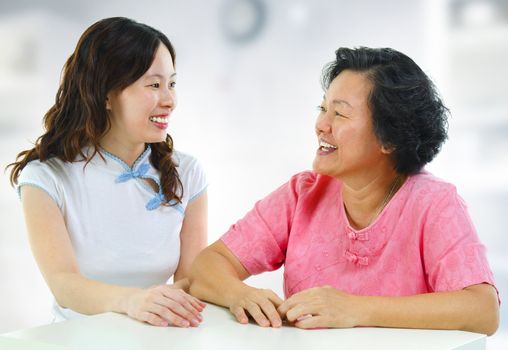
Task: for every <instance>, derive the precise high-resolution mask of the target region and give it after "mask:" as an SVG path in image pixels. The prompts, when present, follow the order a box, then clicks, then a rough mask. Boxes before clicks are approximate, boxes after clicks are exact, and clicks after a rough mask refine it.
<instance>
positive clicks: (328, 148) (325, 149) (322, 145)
mask: <svg viewBox="0 0 508 350" xmlns="http://www.w3.org/2000/svg"><path fill="white" fill-rule="evenodd" d="M336 149H337V146H335V145H332V144H331V143H328V142H326V141H324V140H321V139H320V140H319V148H318V151H319V152H320V153H321V152H322V153H325V154H329V153H331V152H333V151H335V150H336Z"/></svg>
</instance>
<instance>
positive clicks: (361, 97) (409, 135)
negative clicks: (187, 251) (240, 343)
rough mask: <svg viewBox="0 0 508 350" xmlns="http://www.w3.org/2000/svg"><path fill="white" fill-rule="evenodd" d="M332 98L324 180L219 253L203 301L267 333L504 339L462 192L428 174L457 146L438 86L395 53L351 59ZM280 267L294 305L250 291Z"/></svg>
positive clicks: (207, 261)
mask: <svg viewBox="0 0 508 350" xmlns="http://www.w3.org/2000/svg"><path fill="white" fill-rule="evenodd" d="M323 86H324V88H325V90H326V92H325V95H324V98H323V101H322V102H321V104H320V106H319V115H318V117H317V121H316V127H315V132H316V136H317V141H318V148H317V151H316V157H315V160H314V164H313V168H314V171H312V172H303V173H300V174H297V175H295V176H294V177H292V178H291V180H290V181H289V182H288V183H286V184H284V185H283V186H281V187H280V188H279V189H277V190H276V191H274V192H273V193H271V194H270V195H268V196H267V197H266V198H264V199H262V200H261V201H259V202H258V203H256V205H255V207H254V208H253V209H252V210H251V211H250V212H249V213H248V214H247V215H246V216H245V218H243V219H242V220H240V221H238V222H237V223H236V224H235V225H233V226H232V227H231V228H230V230H229V231H228V232H227V233H226V234H225V235H224V236H223V237H222V239H221V240H219V241H217V242H215V243H214V244H212V245H211V246H210V247H208V248H206V249H205V250H204V251H203V252H202V253H201V254H200V255H199V256H198V258H197V259H196V261H195V263H194V265H193V268H192V271H191V289H190V290H191V293H192V294H193V295H196V296H197V297H200V298H203V299H205V300H209V301H211V302H213V303H216V304H219V305H224V306H227V307H229V308H230V310H231V312H232V313H233V314H234V315H235V316H236V318H237V319H238V321H240V322H242V323H246V322H247V317H248V316H249V315H250V316H251V317H252V318H254V320H255V321H256V322H257V323H258V324H260V325H262V326H273V327H279V326H280V325H281V320H282V319H284V318H285V319H287V320H288V321H289V322H291V323H294V325H295V326H296V327H301V328H315V327H354V326H378V327H402V328H434V329H460V330H467V331H473V332H479V333H486V334H492V333H494V332H495V330H496V329H497V327H498V323H499V305H498V298H497V293H496V289H495V287H494V286H493V285H494V278H493V276H492V273H491V271H490V268H489V265H488V262H487V259H486V255H485V248H484V246H483V245H482V244H481V242H480V241H479V239H478V236H477V234H476V231H475V228H474V227H473V224H472V222H471V220H470V218H469V215H468V213H467V209H466V206H465V205H464V202H463V200H462V199H461V198H460V196H459V195H458V194H457V191H456V189H455V187H454V186H453V185H451V184H449V183H446V182H444V181H442V180H440V179H438V178H436V177H434V176H433V175H431V174H430V173H428V172H426V171H425V170H424V169H423V167H424V166H425V164H427V163H428V162H430V161H431V160H432V159H433V158H434V156H435V155H436V154H437V153H438V152H439V150H440V147H441V144H442V143H443V141H444V140H445V138H446V120H447V109H446V108H445V107H444V105H443V104H442V102H441V99H440V98H439V97H438V95H437V93H436V91H435V89H434V86H433V84H432V82H431V81H430V80H429V79H428V77H427V76H426V75H425V74H424V72H423V71H422V70H421V69H420V68H419V67H418V66H417V65H416V63H414V62H413V60H411V59H410V58H409V57H407V56H406V55H404V54H402V53H400V52H397V51H395V50H392V49H370V48H358V49H348V48H340V49H339V50H337V52H336V60H335V61H334V62H332V63H331V64H330V65H329V66H328V67H327V69H326V70H325V72H324V76H323ZM281 265H284V292H285V296H286V298H287V299H286V300H284V301H283V300H282V299H281V298H280V297H279V296H277V295H276V294H275V293H273V292H272V291H270V290H260V289H256V288H252V287H250V286H248V285H246V284H244V283H243V282H242V280H244V279H245V278H247V277H249V276H250V275H252V274H257V273H261V272H263V271H269V270H275V269H277V268H279V267H280V266H281Z"/></svg>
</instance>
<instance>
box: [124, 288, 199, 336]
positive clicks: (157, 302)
mask: <svg viewBox="0 0 508 350" xmlns="http://www.w3.org/2000/svg"><path fill="white" fill-rule="evenodd" d="M205 306H206V304H205V303H203V302H202V301H200V300H199V299H196V298H195V297H193V296H191V295H189V294H187V293H185V292H184V291H183V290H182V289H175V288H172V286H170V285H159V286H154V287H150V288H147V289H139V290H136V291H135V292H134V293H133V294H131V295H130V296H129V297H128V299H127V312H126V313H127V315H129V316H130V317H132V318H134V319H136V320H139V321H143V322H146V323H149V324H151V325H154V326H162V327H165V326H168V325H172V326H177V327H189V326H191V327H197V326H198V325H199V324H200V323H201V321H203V317H202V316H201V311H203V309H204V308H205Z"/></svg>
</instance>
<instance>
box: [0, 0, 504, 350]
mask: <svg viewBox="0 0 508 350" xmlns="http://www.w3.org/2000/svg"><path fill="white" fill-rule="evenodd" d="M237 1H239V0H237ZM478 1H479V0H478ZM492 1H494V0H492ZM261 2H262V3H264V4H265V9H266V17H265V25H264V27H263V28H262V29H261V31H260V32H259V35H258V36H257V37H256V38H254V39H253V40H252V41H250V42H246V43H243V44H235V43H232V42H231V41H228V39H227V37H226V36H225V35H224V33H223V32H222V31H221V22H220V20H221V18H222V17H221V16H223V11H225V9H226V6H227V4H228V3H229V4H232V3H234V0H230V1H226V0H224V1H221V0H209V1H198V0H189V1H175V0H173V1H167V0H165V1H163V0H158V1H146V2H143V5H141V3H140V2H139V1H120V0H111V1H97V0H94V1H73V2H70V1H64V0H60V1H46V2H45V3H44V5H37V4H38V2H37V1H21V0H19V1H5V0H4V1H1V2H0V77H1V78H0V146H1V147H0V166H1V167H2V168H3V167H4V166H5V165H6V164H7V163H9V162H11V161H13V160H14V157H15V154H16V153H17V152H19V151H20V150H22V149H26V148H27V147H29V145H30V144H29V142H30V141H33V140H34V139H35V138H36V137H37V136H38V135H39V134H40V132H41V123H40V121H41V118H42V115H43V114H44V112H45V111H46V110H47V109H48V108H49V107H50V105H51V103H52V101H53V99H54V94H55V93H56V89H57V86H58V80H59V74H60V70H61V67H62V65H63V63H64V62H65V60H66V58H67V57H68V55H69V54H70V53H71V52H72V50H73V48H74V46H75V44H76V41H77V39H78V37H79V35H80V34H81V32H82V31H83V30H84V29H85V28H86V27H87V26H89V25H90V24H91V23H93V22H94V21H96V20H98V19H101V18H104V17H109V16H119V15H121V16H127V17H131V18H134V19H136V20H138V21H141V22H145V23H147V24H149V25H152V26H154V27H156V28H158V29H160V30H162V31H164V32H165V33H166V34H167V35H168V36H169V37H170V39H171V40H172V41H173V44H174V45H175V47H176V50H177V71H178V87H177V89H178V90H177V91H178V95H179V106H178V108H177V111H176V113H175V118H174V119H173V124H172V125H171V126H170V133H171V134H172V136H173V138H174V140H175V144H176V147H177V148H179V149H181V150H183V151H185V152H189V153H191V154H194V155H195V156H197V157H198V158H199V159H200V160H201V161H202V162H203V164H204V165H205V168H206V170H207V174H208V178H209V183H210V187H209V195H210V239H209V241H210V242H212V241H214V240H216V239H217V238H218V237H219V236H220V235H221V234H222V233H223V232H224V231H225V230H226V229H227V228H228V227H229V225H231V224H232V223H234V222H235V221H236V220H237V219H239V218H240V217H241V216H242V215H243V214H244V213H245V212H246V211H247V210H248V209H249V208H250V207H251V206H252V205H253V204H254V202H255V201H256V200H257V199H260V198H262V197H263V196H264V195H266V194H267V193H269V192H270V191H271V190H273V189H275V188H276V187H277V186H279V185H280V184H282V183H283V182H284V181H286V180H287V179H288V178H289V177H290V176H291V175H292V174H294V173H296V172H298V171H301V170H305V169H309V168H310V166H311V161H312V158H313V154H314V152H315V148H316V142H315V138H314V134H313V123H314V118H315V116H316V112H315V106H316V105H318V104H319V103H320V99H321V96H322V91H321V87H320V84H319V76H320V72H321V68H322V66H323V64H324V63H326V62H328V61H329V60H331V59H332V58H333V52H334V50H335V49H336V48H337V47H339V46H361V45H363V46H375V47H378V46H388V47H393V48H395V49H398V50H400V51H402V52H405V53H406V54H408V55H409V56H411V57H412V58H414V59H415V61H416V62H417V63H419V64H420V65H421V66H422V68H423V69H424V70H425V71H426V72H428V73H429V74H430V75H431V76H432V77H433V78H434V80H435V82H436V84H437V85H438V88H439V89H440V90H441V92H442V94H443V96H444V98H445V102H447V103H448V105H449V106H450V107H451V109H452V115H453V117H452V119H451V121H450V138H449V141H448V142H447V144H445V146H444V149H443V151H442V153H441V154H440V155H439V156H438V158H437V159H436V160H435V161H434V162H433V163H432V164H431V165H430V166H429V169H430V170H431V171H433V172H434V173H436V174H437V175H438V176H441V177H443V178H445V179H447V180H449V181H451V182H454V183H456V184H457V186H458V188H459V192H460V193H461V194H462V195H463V196H464V197H465V198H466V200H467V201H468V202H469V204H470V210H471V215H472V217H473V220H474V221H475V223H476V224H477V227H478V231H479V234H480V236H481V238H482V240H483V241H484V242H485V243H486V245H487V248H488V250H489V259H490V261H491V264H492V267H493V270H494V273H495V275H496V277H497V280H498V285H499V288H500V289H501V294H502V295H503V294H504V293H505V292H504V290H505V289H506V287H507V286H508V271H507V268H506V266H508V261H507V259H506V258H505V251H506V250H507V248H508V239H507V238H506V236H505V234H504V233H505V230H504V229H503V223H502V222H501V218H502V217H503V214H504V213H506V209H508V181H507V180H506V176H505V175H504V174H505V173H506V170H508V169H507V168H508V157H507V154H508V153H507V152H506V151H507V150H508V141H507V136H508V115H507V113H506V112H505V111H506V107H507V104H508V102H507V101H508V96H507V95H508V92H507V91H508V90H507V89H506V87H505V86H504V82H505V80H506V77H507V76H508V75H507V73H508V69H507V68H506V64H505V62H506V61H507V60H506V58H508V43H507V42H506V40H505V39H504V38H506V37H507V36H506V35H505V34H506V32H507V30H508V29H507V28H508V20H507V18H506V17H503V16H504V14H505V12H503V11H500V10H498V11H495V13H493V14H492V13H491V14H489V10H488V8H487V7H484V8H483V10H482V8H481V6H482V5H481V4H480V7H477V8H476V9H474V11H473V12H472V13H473V14H471V13H469V12H467V11H469V10H468V9H467V8H465V9H463V10H462V12H461V11H458V12H457V13H459V15H457V17H454V13H456V12H453V9H454V8H453V6H452V5H453V4H457V3H459V4H460V3H461V1H455V2H454V1H451V0H450V1H439V0H432V1H424V0H413V1H408V0H391V1H382V2H381V1H367V0H360V1H355V2H352V1H333V2H332V1H325V0H316V1H310V0H309V1H304V0H300V1H290V0H278V1H268V0H265V1H261ZM464 2H465V1H464ZM473 2H474V1H473ZM495 3H497V4H501V5H506V4H505V1H502V0H498V1H495ZM503 8H504V7H503ZM482 11H483V12H482ZM478 13H480V15H478ZM460 14H462V15H460ZM482 14H483V15H482ZM475 16H476V17H475ZM482 16H483V17H482ZM453 18H458V20H456V21H455V22H454V21H452V19H453ZM246 20H248V18H246V19H245V21H246ZM454 23H455V24H454ZM1 176H2V179H1V181H0V281H1V284H0V312H1V314H2V315H4V316H0V333H2V332H6V331H10V330H14V329H19V328H24V327H30V326H34V325H36V324H41V323H44V322H46V321H47V320H48V319H49V305H50V299H51V297H50V294H49V292H48V290H47V288H46V286H45V284H44V281H43V280H42V278H41V277H40V274H39V272H38V270H37V268H36V266H35V263H34V260H33V258H32V256H31V254H30V251H29V247H28V244H27V242H26V234H25V229H24V223H23V218H22V213H21V208H20V204H19V201H18V200H17V198H16V195H15V193H14V191H13V190H12V189H11V188H10V186H9V184H8V180H7V179H8V173H5V174H2V175H1ZM251 282H252V283H254V284H255V285H259V286H265V287H270V288H273V289H275V290H276V291H278V292H279V293H280V294H281V290H282V288H281V272H280V271H278V272H274V273H271V274H267V275H263V276H261V277H254V278H252V280H251ZM504 295H506V294H504ZM505 299H506V298H505ZM502 306H503V305H502ZM503 313H504V314H506V309H505V308H504V306H503ZM5 315H9V317H6V316H5ZM503 329H504V330H506V329H507V326H506V325H504V324H503ZM496 337H497V338H496ZM502 337H503V335H502V333H501V332H500V333H499V335H496V336H495V337H493V338H491V339H490V340H489V344H490V346H491V348H493V347H494V346H495V345H496V344H497V343H500V342H501V340H499V341H497V343H496V339H506V338H502Z"/></svg>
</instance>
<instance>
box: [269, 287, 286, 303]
mask: <svg viewBox="0 0 508 350" xmlns="http://www.w3.org/2000/svg"><path fill="white" fill-rule="evenodd" d="M266 295H267V297H268V299H270V301H271V302H272V304H273V305H275V307H278V306H279V305H281V304H282V303H283V302H284V300H282V299H281V298H280V297H279V296H278V295H277V294H276V293H275V292H274V291H273V290H270V289H267V290H266Z"/></svg>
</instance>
